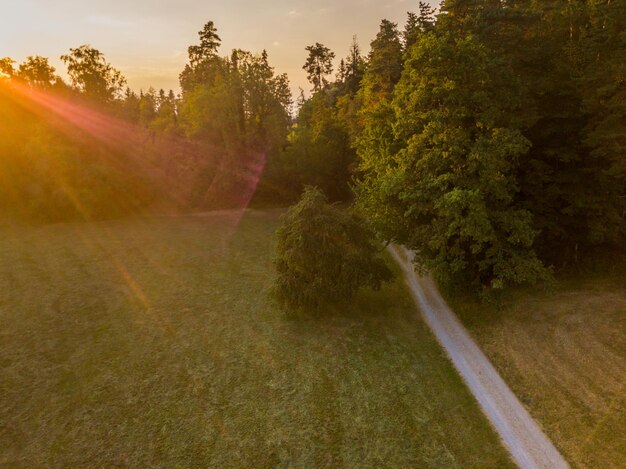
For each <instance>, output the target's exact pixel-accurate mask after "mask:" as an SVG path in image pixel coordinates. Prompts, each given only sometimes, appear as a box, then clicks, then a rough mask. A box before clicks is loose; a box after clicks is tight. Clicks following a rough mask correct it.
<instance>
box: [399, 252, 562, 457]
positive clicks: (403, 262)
mask: <svg viewBox="0 0 626 469" xmlns="http://www.w3.org/2000/svg"><path fill="white" fill-rule="evenodd" d="M389 251H390V252H391V254H392V256H393V257H394V259H395V260H396V261H397V262H398V264H400V266H401V267H402V270H403V271H404V273H405V276H406V280H407V283H408V285H409V288H410V289H411V293H412V295H413V298H414V300H415V303H416V304H417V305H418V306H419V308H420V309H421V311H422V315H423V316H424V319H425V320H426V323H427V324H428V325H429V326H430V328H431V329H432V331H433V332H434V334H435V336H436V337H437V340H438V341H439V343H441V345H442V346H443V348H444V349H445V350H446V352H447V353H448V356H449V357H450V359H451V360H452V363H453V364H454V366H455V367H456V369H457V370H458V372H459V373H460V374H461V376H462V377H463V380H464V381H465V382H466V383H467V386H468V387H469V389H470V391H471V392H472V394H473V395H474V397H475V398H476V400H477V401H478V403H479V404H480V407H481V408H482V411H483V412H484V414H485V415H486V416H487V418H489V420H490V421H491V423H492V424H493V426H494V427H495V429H496V431H497V432H498V434H499V435H500V437H501V438H502V440H503V442H504V445H505V446H506V447H507V449H508V450H509V452H510V453H511V456H512V457H513V460H514V461H515V462H516V463H517V464H518V465H519V466H520V467H521V468H523V469H526V468H529V469H530V468H546V469H558V468H567V467H569V465H568V464H567V463H566V462H565V460H564V459H563V456H561V454H560V453H559V451H558V450H557V449H556V448H555V447H554V445H553V444H552V442H551V441H550V440H549V439H548V437H546V435H545V434H544V433H543V432H542V431H541V429H540V428H539V427H538V426H537V424H536V423H535V421H534V420H533V419H532V417H531V416H530V415H529V414H528V412H527V411H526V409H524V407H523V406H522V404H521V403H520V401H519V400H518V399H517V397H516V396H515V395H514V394H513V392H512V391H511V390H510V389H509V387H508V386H507V385H506V383H505V382H504V381H503V380H502V378H501V377H500V375H499V374H498V372H497V371H496V370H495V368H494V367H493V365H492V364H491V363H490V362H489V360H488V359H487V357H486V356H485V355H484V354H483V352H482V351H481V350H480V349H479V348H478V346H477V345H476V343H475V342H474V340H473V339H472V338H471V336H470V335H469V333H468V332H467V330H466V329H465V328H464V327H463V325H462V324H461V323H460V322H459V320H458V319H457V317H456V316H455V315H454V313H453V312H452V311H451V310H450V308H449V307H448V305H447V304H446V303H445V301H444V300H443V298H442V297H441V295H440V294H439V291H438V290H437V287H436V285H435V284H434V282H433V281H432V280H431V279H430V278H424V277H418V276H417V275H416V274H415V271H414V269H413V264H412V262H411V258H412V254H411V253H410V251H407V250H406V249H404V248H399V247H391V246H390V247H389Z"/></svg>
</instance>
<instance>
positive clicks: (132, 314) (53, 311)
mask: <svg viewBox="0 0 626 469" xmlns="http://www.w3.org/2000/svg"><path fill="white" fill-rule="evenodd" d="M225 226H226V228H224V227H225ZM276 226H277V214H276V213H274V214H266V213H263V214H262V213H258V212H256V213H254V212H253V213H249V214H248V215H246V217H245V218H244V220H243V222H242V224H241V225H240V226H239V227H238V229H237V231H236V232H235V233H234V234H232V233H233V229H232V225H231V224H230V218H229V216H228V215H227V214H224V215H213V216H208V217H183V218H161V219H149V220H146V219H135V220H128V221H115V222H102V223H89V224H65V225H51V226H46V227H36V228H33V227H30V228H16V227H2V228H1V229H0V233H1V235H0V323H1V324H2V328H1V329H0V466H1V467H168V468H171V467H207V466H211V467H276V466H284V467H381V466H386V467H446V468H448V467H459V468H461V467H462V468H466V467H510V466H511V463H510V462H509V459H508V457H507V455H506V453H505V451H504V449H503V448H502V446H501V445H500V443H499V441H498V439H497V437H496V436H495V434H494V432H493V431H492V430H491V428H490V427H489V426H488V424H487V422H486V420H485V418H484V417H482V415H481V414H480V412H479V410H478V408H477V405H476V404H475V402H474V401H473V399H472V398H471V396H470V395H469V393H468V392H467V390H466V389H465V387H464V386H463V385H462V383H461V381H460V379H459V377H458V376H457V374H456V373H455V372H454V371H453V369H452V367H451V365H450V364H449V362H448V361H447V360H446V358H445V356H444V355H443V353H442V351H441V349H440V348H439V347H438V345H437V344H436V343H435V341H434V339H433V337H432V336H431V335H430V333H429V332H428V331H427V329H426V327H425V326H424V325H423V324H422V323H421V322H420V321H419V320H418V318H417V315H416V313H415V310H414V306H413V304H412V301H411V299H410V297H409V295H408V294H407V293H406V291H405V288H404V285H403V283H402V282H401V281H397V282H396V283H394V284H392V285H390V286H388V287H386V288H385V289H384V290H383V291H381V292H378V293H374V292H367V291H366V292H363V293H362V294H360V295H359V296H358V298H357V299H356V300H355V301H354V303H353V304H351V305H349V306H345V307H341V308H337V311H335V312H334V313H333V314H332V315H330V316H328V317H324V318H322V319H317V320H316V319H309V320H288V319H286V318H285V317H284V315H283V314H282V313H281V312H280V311H278V310H277V309H276V308H275V307H274V306H272V305H271V304H270V303H269V302H268V300H267V299H266V298H267V296H266V289H267V287H268V286H269V282H270V273H271V246H272V234H273V232H274V230H275V228H276Z"/></svg>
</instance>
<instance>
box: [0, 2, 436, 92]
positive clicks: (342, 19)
mask: <svg viewBox="0 0 626 469" xmlns="http://www.w3.org/2000/svg"><path fill="white" fill-rule="evenodd" d="M429 3H431V4H437V3H438V2H437V1H435V0H432V1H430V2H429ZM417 5H418V1H413V0H335V1H326V0H308V1H305V0H295V1H286V0H264V1H255V0H222V1H215V0H89V1H86V0H0V58H1V57H5V56H8V57H12V58H13V59H15V60H16V61H17V62H18V63H19V62H21V61H22V60H24V59H25V58H26V57H27V56H28V55H42V56H45V57H49V58H50V62H51V63H52V65H54V66H55V67H56V68H57V71H58V72H59V73H60V74H61V75H62V76H63V75H64V71H65V67H64V65H63V64H62V63H61V61H60V60H59V56H60V55H61V54H64V53H67V51H68V50H69V48H70V47H77V46H80V45H82V44H89V45H91V46H93V47H95V48H97V49H99V50H100V51H101V52H103V53H104V54H105V56H106V58H107V60H108V61H109V62H110V63H111V64H112V65H113V66H114V67H115V68H117V69H119V70H120V71H122V73H123V74H124V75H125V76H126V78H127V80H128V84H129V86H130V87H131V88H133V89H135V90H139V89H147V88H148V87H149V86H153V87H154V88H156V89H160V88H163V89H166V90H167V89H170V88H171V89H174V90H175V91H177V90H178V75H179V73H180V72H181V70H182V69H183V67H184V65H185V63H186V62H187V47H188V46H189V45H191V44H195V43H197V42H198V35H197V34H198V31H200V29H202V26H203V25H204V24H205V23H206V22H207V21H209V20H212V21H214V23H215V25H216V26H217V28H218V33H219V35H220V37H221V38H222V47H221V49H220V54H221V55H229V53H230V51H231V50H232V49H234V48H239V49H244V50H249V51H251V52H257V53H258V52H261V51H262V50H263V49H266V50H267V51H268V54H269V59H270V64H271V65H273V66H274V67H275V69H276V71H277V72H278V73H287V74H288V75H289V79H290V81H291V87H292V91H294V94H295V93H296V92H297V90H298V88H299V87H302V88H304V89H305V90H308V89H309V88H310V85H309V83H308V82H307V80H306V74H305V72H304V71H303V70H302V65H303V64H304V62H305V60H306V54H307V53H306V51H305V50H304V48H305V47H306V46H307V45H310V44H314V43H315V42H321V43H323V44H324V45H325V46H327V47H329V48H330V49H331V50H333V51H334V52H335V54H336V55H337V60H338V59H339V58H341V57H343V56H346V55H347V52H348V48H349V46H350V43H351V42H352V36H353V35H354V34H356V35H357V38H358V41H359V43H360V45H361V48H362V50H363V51H364V52H367V51H368V50H369V43H370V41H371V40H372V39H373V38H374V36H375V35H376V32H377V31H378V25H379V23H380V20H381V19H383V18H386V19H388V20H390V21H394V22H396V23H398V24H399V26H400V27H402V26H403V25H404V23H405V20H406V12H407V11H417V9H418V8H417Z"/></svg>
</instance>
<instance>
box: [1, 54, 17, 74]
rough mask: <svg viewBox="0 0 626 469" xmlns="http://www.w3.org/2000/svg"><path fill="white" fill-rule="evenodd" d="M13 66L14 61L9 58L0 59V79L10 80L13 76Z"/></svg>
mask: <svg viewBox="0 0 626 469" xmlns="http://www.w3.org/2000/svg"><path fill="white" fill-rule="evenodd" d="M13 64H15V60H13V59H12V58H11V57H3V58H2V59H0V78H10V77H12V76H13V75H14V74H15V68H14V66H13Z"/></svg>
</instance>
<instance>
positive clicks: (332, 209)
mask: <svg viewBox="0 0 626 469" xmlns="http://www.w3.org/2000/svg"><path fill="white" fill-rule="evenodd" d="M276 236H277V245H276V252H277V254H276V259H275V261H274V264H275V268H276V278H275V280H274V285H273V289H272V294H273V296H274V298H275V299H276V300H277V301H278V302H279V303H280V304H281V305H282V306H283V307H284V308H285V310H287V311H299V310H319V308H320V307H321V306H323V305H327V304H330V303H335V302H338V301H344V300H348V299H350V298H351V297H352V296H353V295H354V293H355V292H356V291H357V290H358V289H359V288H361V287H365V286H367V287H371V288H374V289H378V288H380V286H381V284H382V283H383V282H386V281H389V280H391V278H392V272H391V270H389V268H388V267H387V265H386V264H385V261H384V260H383V258H382V257H381V255H380V247H379V246H378V244H377V243H376V241H375V238H374V236H373V233H372V232H371V231H370V230H369V229H368V228H367V227H366V225H365V223H364V221H363V220H361V219H360V218H359V217H357V216H356V215H355V214H354V213H352V212H349V211H346V210H342V209H340V208H338V207H337V206H333V205H329V204H328V202H327V200H326V197H325V196H324V195H323V193H322V192H320V191H319V190H318V189H316V188H312V187H307V188H306V189H305V191H304V194H303V196H302V199H301V200H300V202H298V204H296V205H295V206H293V207H292V208H291V209H289V211H288V212H287V214H286V215H285V218H284V220H283V224H282V225H281V227H280V228H279V229H278V231H277V235H276Z"/></svg>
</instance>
